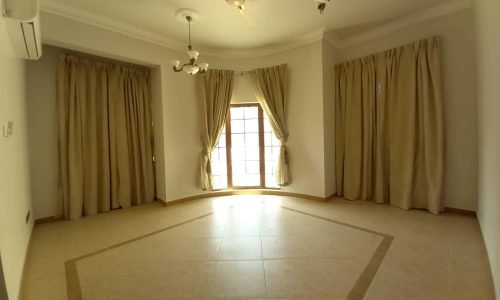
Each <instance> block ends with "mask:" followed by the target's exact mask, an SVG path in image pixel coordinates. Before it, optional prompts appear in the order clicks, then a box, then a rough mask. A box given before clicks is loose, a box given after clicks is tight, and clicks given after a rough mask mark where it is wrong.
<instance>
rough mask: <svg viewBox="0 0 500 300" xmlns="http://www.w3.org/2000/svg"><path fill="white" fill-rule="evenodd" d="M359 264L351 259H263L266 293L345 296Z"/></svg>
mask: <svg viewBox="0 0 500 300" xmlns="http://www.w3.org/2000/svg"><path fill="white" fill-rule="evenodd" d="M363 268H364V265H363V264H362V263H360V262H359V261H357V260H354V259H343V260H339V259H304V260H271V261H265V270H266V283H267V296H268V297H276V298H301V297H302V298H307V297H334V298H335V297H336V298H346V297H347V296H348V294H349V292H350V290H351V289H352V287H353V286H354V283H355V281H356V279H357V277H358V275H359V274H360V273H361V271H362V270H363Z"/></svg>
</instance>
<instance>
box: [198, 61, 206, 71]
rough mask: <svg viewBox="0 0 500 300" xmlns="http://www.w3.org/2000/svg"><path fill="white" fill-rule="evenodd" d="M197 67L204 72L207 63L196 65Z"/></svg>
mask: <svg viewBox="0 0 500 300" xmlns="http://www.w3.org/2000/svg"><path fill="white" fill-rule="evenodd" d="M198 66H200V69H201V70H202V71H206V70H207V69H208V64H207V63H200V64H198Z"/></svg>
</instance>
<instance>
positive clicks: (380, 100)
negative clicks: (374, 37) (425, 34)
mask: <svg viewBox="0 0 500 300" xmlns="http://www.w3.org/2000/svg"><path fill="white" fill-rule="evenodd" d="M440 72H441V69H440V42H439V39H438V38H437V37H435V38H430V39H426V40H422V41H419V42H416V43H413V44H410V45H406V46H403V47H400V48H396V49H392V50H389V51H386V52H383V53H379V54H376V55H373V56H369V57H365V58H362V59H359V60H355V61H352V62H347V63H344V64H341V65H338V66H337V67H336V129H335V132H336V163H337V165H336V177H337V193H338V194H339V195H340V196H343V197H344V198H346V199H351V200H354V199H363V200H374V201H376V202H379V203H383V202H387V203H390V204H391V205H394V206H397V207H400V208H404V209H410V208H424V209H427V210H429V211H430V212H431V213H434V214H438V213H439V212H440V211H441V210H442V208H443V201H442V185H443V163H444V136H443V111H442V95H441V73H440Z"/></svg>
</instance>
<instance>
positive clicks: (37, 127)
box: [26, 45, 165, 220]
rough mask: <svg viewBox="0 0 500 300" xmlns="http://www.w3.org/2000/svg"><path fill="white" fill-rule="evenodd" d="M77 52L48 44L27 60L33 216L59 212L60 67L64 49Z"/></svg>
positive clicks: (160, 164) (157, 115)
mask: <svg viewBox="0 0 500 300" xmlns="http://www.w3.org/2000/svg"><path fill="white" fill-rule="evenodd" d="M69 52H74V51H71V50H66V49H63V48H59V47H54V46H49V45H44V46H43V57H42V58H41V59H39V60H36V61H35V60H33V61H26V87H27V88H26V92H27V101H28V105H27V114H28V137H29V144H30V150H29V156H30V177H31V193H32V195H33V197H32V198H33V216H34V218H35V220H36V219H41V218H45V217H51V216H54V215H56V212H57V196H58V192H57V180H58V178H57V176H58V174H57V166H58V161H57V152H58V150H57V126H56V113H57V112H56V69H57V62H58V57H59V55H60V54H62V53H69ZM151 75H152V76H151V79H152V80H151V85H152V91H153V93H152V98H153V104H152V106H153V119H154V120H155V124H156V123H157V122H158V123H159V124H160V125H159V126H155V127H154V137H155V140H157V141H160V142H159V143H156V145H155V152H156V153H158V155H155V158H156V166H157V169H156V176H157V185H156V186H157V191H156V195H157V196H158V197H160V198H162V199H163V198H164V197H165V184H164V182H165V179H164V178H165V172H164V170H165V167H164V163H165V162H164V155H163V153H164V149H163V142H162V141H163V127H162V118H163V115H162V107H161V106H162V93H161V82H160V79H161V78H160V69H159V68H152V74H151Z"/></svg>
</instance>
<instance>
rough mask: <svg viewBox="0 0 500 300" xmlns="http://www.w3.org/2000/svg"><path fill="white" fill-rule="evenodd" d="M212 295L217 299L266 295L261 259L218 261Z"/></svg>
mask: <svg viewBox="0 0 500 300" xmlns="http://www.w3.org/2000/svg"><path fill="white" fill-rule="evenodd" d="M212 295H213V296H214V297H215V298H218V299H238V298H239V299H242V298H243V299H248V298H259V297H264V296H265V295H266V282H265V277H264V266H263V263H262V261H233V262H218V263H217V265H216V266H215V272H214V285H213V292H212Z"/></svg>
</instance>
